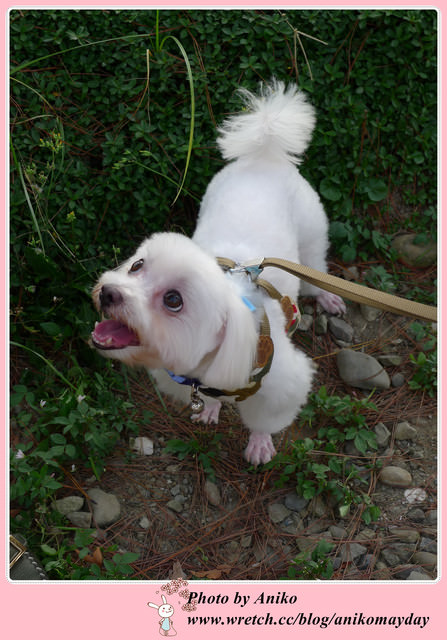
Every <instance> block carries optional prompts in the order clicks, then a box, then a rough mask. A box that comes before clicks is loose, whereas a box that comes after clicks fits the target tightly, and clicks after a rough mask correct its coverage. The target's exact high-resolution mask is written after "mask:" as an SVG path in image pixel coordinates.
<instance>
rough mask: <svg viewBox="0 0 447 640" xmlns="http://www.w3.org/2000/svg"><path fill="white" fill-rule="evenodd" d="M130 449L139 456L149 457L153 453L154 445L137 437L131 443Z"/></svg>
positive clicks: (145, 439)
mask: <svg viewBox="0 0 447 640" xmlns="http://www.w3.org/2000/svg"><path fill="white" fill-rule="evenodd" d="M132 449H133V450H134V451H136V452H137V453H139V454H140V456H151V455H152V454H153V453H154V443H153V441H152V440H150V439H149V438H145V437H142V436H138V437H137V438H135V440H134V441H133V443H132Z"/></svg>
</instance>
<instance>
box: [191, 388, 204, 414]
mask: <svg viewBox="0 0 447 640" xmlns="http://www.w3.org/2000/svg"><path fill="white" fill-rule="evenodd" d="M190 408H191V411H192V412H193V413H202V411H203V410H204V408H205V403H204V402H203V400H202V398H201V397H200V396H199V394H198V393H197V389H196V387H194V386H192V387H191V404H190Z"/></svg>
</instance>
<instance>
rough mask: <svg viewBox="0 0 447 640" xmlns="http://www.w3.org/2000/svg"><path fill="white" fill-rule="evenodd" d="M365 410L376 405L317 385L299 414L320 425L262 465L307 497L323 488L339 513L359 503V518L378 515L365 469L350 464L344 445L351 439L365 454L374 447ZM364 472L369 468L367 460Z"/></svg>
mask: <svg viewBox="0 0 447 640" xmlns="http://www.w3.org/2000/svg"><path fill="white" fill-rule="evenodd" d="M367 411H376V407H375V405H374V404H373V403H372V402H370V400H369V399H368V398H363V399H360V400H358V399H356V398H350V397H349V396H345V397H344V398H341V397H340V396H336V395H329V394H328V393H327V390H326V388H325V387H324V386H322V387H320V389H319V390H318V392H316V393H312V394H311V395H310V397H309V402H308V403H307V405H306V406H305V407H304V409H303V410H302V412H301V414H300V420H301V422H302V424H306V425H307V426H312V425H313V424H315V425H319V424H320V425H321V426H320V428H319V429H318V430H317V434H316V437H314V438H304V439H302V440H295V441H294V442H292V443H290V445H289V446H288V448H287V450H286V451H284V452H281V453H278V454H277V455H276V456H275V457H274V458H273V459H272V460H271V462H269V463H268V464H267V465H266V468H267V469H276V470H278V471H279V473H280V476H279V479H278V481H277V484H278V485H279V486H284V485H285V484H289V483H294V485H295V488H296V491H297V493H298V494H299V495H301V496H303V497H304V498H306V499H307V500H310V499H312V498H314V497H316V496H318V495H321V494H323V495H325V496H326V498H329V499H332V500H333V501H335V504H337V506H338V511H339V513H340V515H341V516H342V517H344V516H346V515H347V514H348V513H349V510H350V508H351V506H358V507H359V508H360V510H361V515H362V519H363V520H364V522H366V523H367V524H369V523H370V522H371V521H372V520H376V519H377V518H378V517H379V515H380V511H379V509H378V508H377V507H376V506H375V505H374V504H373V503H372V501H371V499H370V497H369V495H368V494H367V493H365V492H363V491H362V490H361V487H362V485H366V486H368V484H369V483H368V481H367V479H366V478H365V477H363V476H364V475H365V473H363V474H362V473H361V472H360V471H359V469H358V468H357V467H356V466H354V465H353V464H352V460H351V459H350V457H349V456H347V455H346V454H345V453H344V452H343V448H342V447H343V445H345V444H346V443H347V442H352V443H353V444H354V446H355V449H356V450H357V451H358V453H359V455H362V456H367V457H368V451H370V450H371V449H373V450H374V449H377V440H376V435H375V433H374V432H372V431H370V430H369V429H368V425H367V422H366V416H365V412H367ZM364 472H366V474H369V472H370V466H369V463H368V465H367V466H366V467H365V469H364Z"/></svg>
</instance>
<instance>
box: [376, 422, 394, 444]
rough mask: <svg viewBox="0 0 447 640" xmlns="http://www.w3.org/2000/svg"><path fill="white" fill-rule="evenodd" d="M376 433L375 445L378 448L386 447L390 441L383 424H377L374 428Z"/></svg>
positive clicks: (387, 431) (389, 434) (389, 435)
mask: <svg viewBox="0 0 447 640" xmlns="http://www.w3.org/2000/svg"><path fill="white" fill-rule="evenodd" d="M374 431H375V433H376V438H377V445H378V446H379V447H386V446H387V445H388V443H389V441H390V438H391V433H390V431H389V430H388V429H387V427H386V426H385V425H384V424H383V422H378V423H377V424H376V426H375V427H374Z"/></svg>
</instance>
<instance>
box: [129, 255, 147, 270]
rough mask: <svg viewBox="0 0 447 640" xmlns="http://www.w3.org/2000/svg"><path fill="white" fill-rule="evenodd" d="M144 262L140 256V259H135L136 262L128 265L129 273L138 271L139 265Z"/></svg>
mask: <svg viewBox="0 0 447 640" xmlns="http://www.w3.org/2000/svg"><path fill="white" fill-rule="evenodd" d="M143 264H144V260H143V259H142V258H141V260H137V261H136V262H134V263H133V265H132V266H131V267H130V269H129V273H136V272H137V271H139V270H140V269H141V267H142V266H143Z"/></svg>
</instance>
